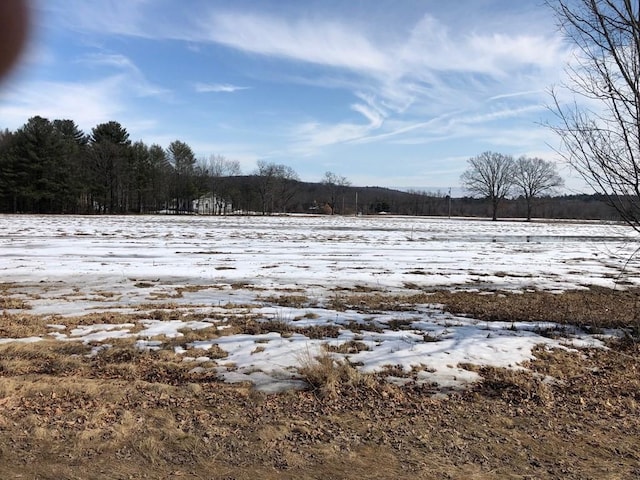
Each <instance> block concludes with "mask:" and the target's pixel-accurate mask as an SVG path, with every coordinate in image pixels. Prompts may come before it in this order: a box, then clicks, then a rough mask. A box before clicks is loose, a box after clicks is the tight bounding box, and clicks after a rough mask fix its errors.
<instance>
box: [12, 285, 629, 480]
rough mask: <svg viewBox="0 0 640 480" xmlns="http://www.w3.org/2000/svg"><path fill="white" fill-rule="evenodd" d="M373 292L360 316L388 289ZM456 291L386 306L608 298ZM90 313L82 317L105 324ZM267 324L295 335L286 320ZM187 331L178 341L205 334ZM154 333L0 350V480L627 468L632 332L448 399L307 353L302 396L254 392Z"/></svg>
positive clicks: (517, 304) (610, 315)
mask: <svg viewBox="0 0 640 480" xmlns="http://www.w3.org/2000/svg"><path fill="white" fill-rule="evenodd" d="M376 295H377V298H376V299H374V300H373V301H372V302H371V304H370V306H369V305H367V304H366V303H365V304H364V306H362V307H361V308H362V310H363V311H364V310H367V309H369V308H370V307H371V309H372V310H375V309H377V308H384V305H386V304H388V303H389V302H392V301H393V300H392V299H393V298H394V296H391V295H390V296H388V297H386V298H385V297H384V296H383V295H382V294H381V293H380V292H377V294H376ZM455 295H457V294H450V295H448V294H445V293H444V292H443V293H435V294H427V293H425V294H419V295H416V296H413V297H411V296H404V297H402V298H400V301H401V305H400V307H399V308H402V309H404V308H407V307H406V306H407V305H409V304H411V302H414V304H415V303H443V304H447V301H448V302H450V305H454V306H455V307H456V308H458V309H459V312H460V313H470V314H473V312H471V311H469V310H472V309H474V308H477V307H476V305H481V306H482V309H480V308H479V307H478V308H479V309H478V311H484V312H485V314H486V315H487V316H488V317H487V318H495V319H498V318H499V317H500V315H508V312H509V311H512V312H521V313H519V314H518V315H517V317H518V318H519V319H521V320H533V319H536V318H544V319H545V320H549V319H550V318H548V317H547V314H549V313H551V312H552V311H553V310H554V309H558V308H560V309H562V308H564V309H565V310H564V311H565V312H566V311H568V310H569V309H570V308H571V309H572V310H571V311H572V312H574V313H573V314H572V315H571V316H566V315H565V318H567V319H568V320H567V323H569V322H570V320H569V317H570V318H574V319H575V318H588V317H581V315H586V312H587V311H591V310H593V309H596V308H600V307H597V306H596V305H595V301H596V299H598V298H599V299H600V300H602V301H603V302H613V299H616V300H617V299H618V298H619V297H618V296H617V295H618V294H617V293H616V294H611V293H610V292H600V293H598V292H597V291H596V292H595V293H590V292H582V295H584V297H583V301H582V302H580V301H579V299H580V292H575V293H571V294H570V295H568V296H567V297H566V298H565V299H564V302H567V303H568V304H567V305H564V306H559V304H558V303H552V302H551V301H549V302H545V301H542V300H536V298H537V296H538V295H539V294H538V293H535V294H531V295H532V296H531V297H529V295H530V294H526V295H518V296H516V295H513V296H506V297H502V296H496V295H493V296H490V297H489V298H492V299H493V300H496V299H502V298H508V299H509V301H510V302H511V303H512V305H510V306H509V305H506V304H503V301H502V300H498V301H495V302H490V301H486V300H485V296H478V297H479V299H478V300H477V301H476V300H474V299H473V298H472V296H468V297H467V296H461V297H456V296H455ZM565 295H566V294H565ZM590 295H594V296H590ZM599 295H601V296H599ZM610 295H614V296H610ZM558 297H563V295H560V296H558ZM622 297H624V296H622ZM544 298H546V297H541V299H544ZM452 299H455V300H452ZM557 301H558V302H562V301H563V300H560V299H558V300H557ZM456 302H457V303H456ZM447 305H449V304H447ZM569 305H571V307H569ZM580 305H583V306H582V307H580ZM620 305H622V306H620V307H619V306H618V305H617V304H611V305H610V308H609V310H608V311H605V310H603V309H602V308H600V310H598V311H599V312H601V315H602V317H600V318H597V319H596V320H597V322H596V325H597V326H599V327H601V326H605V325H613V324H617V325H627V323H626V322H627V321H626V320H624V319H625V318H628V317H621V315H622V314H623V313H624V311H623V310H624V308H625V307H624V306H625V305H626V308H632V307H631V306H632V305H634V304H633V303H632V301H631V300H630V299H628V300H624V299H622V300H621V304H620ZM534 307H535V308H534ZM447 308H448V309H453V307H450V306H447ZM508 309H511V310H508ZM576 312H577V313H576ZM101 315H102V314H96V315H94V316H91V317H83V318H82V320H81V321H82V322H85V323H109V321H108V320H109V317H106V321H105V317H104V316H101ZM126 318H127V320H126V321H128V322H131V317H126ZM145 318H148V317H145ZM3 319H4V320H7V321H6V324H5V323H0V325H2V327H3V328H6V329H8V330H7V331H9V330H11V329H13V330H12V331H13V332H14V333H20V332H21V331H22V332H26V331H30V332H34V331H42V330H39V329H45V330H46V323H65V322H64V321H62V320H59V321H55V320H51V319H50V318H48V319H44V318H41V317H38V316H29V315H26V314H25V315H22V316H13V315H6V316H4V317H3ZM110 319H111V320H112V321H113V322H114V323H117V322H119V321H121V320H122V318H121V317H118V316H117V315H116V316H113V317H111V318H110ZM611 319H613V320H611ZM621 319H622V320H621ZM250 320H251V319H250ZM510 320H511V319H510ZM44 322H46V323H44ZM78 322H80V320H78ZM614 322H616V323H614ZM76 323H77V322H76ZM257 323H259V324H266V325H256V324H257ZM269 323H270V322H268V321H266V322H255V319H253V320H251V321H249V322H248V323H247V324H246V325H245V324H244V322H243V321H242V320H236V321H235V323H234V325H233V327H232V329H234V330H235V329H238V330H236V331H242V328H245V327H246V328H247V329H248V330H252V329H256V331H265V330H260V329H268V330H269V331H272V330H271V328H273V327H274V325H269ZM275 326H276V327H277V328H282V329H288V330H286V331H287V332H297V331H298V330H291V328H292V327H291V322H281V323H280V324H278V323H276V324H275ZM403 326H404V325H403V324H402V323H400V324H398V325H397V327H398V328H402V327H403ZM269 327H271V328H269ZM364 327H366V325H364V326H363V328H364ZM212 328H213V327H212ZM319 328H323V327H319ZM20 329H22V330H20ZM207 330H208V329H207ZM305 330H306V329H300V332H301V333H304V331H305ZM184 333H185V334H186V336H185V337H182V340H187V339H191V340H193V339H206V338H205V337H209V335H215V334H217V332H215V331H214V330H213V329H212V330H211V331H206V330H205V331H193V332H190V331H185V332H184ZM285 333H286V332H285ZM318 335H320V331H319V332H318ZM15 336H23V335H15ZM24 336H28V335H24ZM159 339H163V340H164V341H165V344H164V345H163V348H162V349H161V350H159V351H141V350H139V349H137V348H136V347H135V341H136V339H135V338H133V339H122V340H110V341H109V343H111V344H113V347H112V348H110V349H105V350H103V351H101V352H100V353H98V354H97V355H95V356H93V357H90V356H87V354H88V353H89V351H90V348H91V347H90V346H88V345H83V344H82V343H80V342H57V341H53V340H47V341H42V342H39V343H33V344H19V343H10V344H3V345H0V478H34V479H35V478H38V479H60V478H65V479H84V478H94V479H142V478H180V479H182V478H184V479H202V478H208V479H231V478H234V479H253V478H265V479H276V478H277V479H281V478H284V479H294V478H295V479H309V480H310V479H329V478H343V479H347V478H374V479H375V478H378V479H388V478H398V479H441V478H469V479H482V480H485V479H486V480H488V479H515V478H518V479H526V478H532V479H533V478H562V479H569V480H578V479H580V480H581V479H600V478H610V479H627V478H639V477H640V453H638V452H639V451H640V448H639V447H640V443H639V440H638V431H640V393H639V392H640V345H639V344H638V343H637V341H636V339H634V338H632V337H627V338H626V339H623V340H621V341H619V342H612V343H611V345H610V347H611V348H610V349H609V350H605V349H593V350H582V351H579V352H571V351H565V350H552V351H548V350H546V349H544V348H538V349H537V350H536V351H535V352H534V354H535V356H536V360H534V361H532V362H530V364H528V365H527V367H528V368H529V369H530V371H512V370H503V369H495V368H477V367H473V366H466V367H467V368H470V369H476V370H477V371H478V372H479V373H480V374H481V375H483V376H484V378H485V380H484V381H483V382H482V383H480V384H478V385H477V386H476V387H475V388H473V389H472V390H469V391H466V392H462V393H459V394H453V395H451V396H450V397H448V398H434V397H433V396H432V393H433V391H432V389H431V387H428V386H426V387H425V386H419V385H416V384H415V383H413V382H409V383H407V385H406V386H404V387H398V386H394V385H390V384H388V383H385V382H384V381H383V380H382V378H381V376H376V375H362V374H361V373H359V372H358V371H357V369H356V368H355V367H354V366H353V365H351V364H349V363H347V362H336V361H334V360H333V359H332V358H331V355H330V354H326V355H321V356H320V357H319V358H318V359H315V358H309V359H307V360H308V361H307V363H306V364H305V365H304V366H303V367H304V368H303V369H302V370H301V372H302V373H303V374H304V376H305V378H307V381H308V382H309V384H310V385H312V388H310V389H309V390H308V391H291V392H287V393H284V394H279V395H266V394H262V393H259V392H255V391H252V389H251V387H250V386H249V385H247V384H241V385H226V384H223V383H220V382H219V380H218V379H216V377H215V375H214V374H213V373H211V372H204V373H191V369H192V368H193V366H194V363H193V362H182V361H181V357H180V356H179V355H176V354H174V353H173V351H172V348H173V347H174V346H175V345H174V344H173V343H172V342H173V340H169V339H164V338H159ZM175 342H176V345H177V342H178V340H176V341H175ZM347 343H348V346H347V347H343V348H347V349H349V348H352V349H354V350H357V349H359V348H360V347H361V345H360V342H357V341H354V342H353V343H349V342H347ZM345 345H347V344H345ZM257 348H259V345H257ZM203 354H205V355H208V356H211V355H212V353H211V351H206V352H203ZM392 371H393V369H392V368H390V370H389V372H392ZM389 372H386V373H389ZM412 374H413V373H409V374H407V375H409V376H411V375H412ZM550 377H553V379H551V378H550Z"/></svg>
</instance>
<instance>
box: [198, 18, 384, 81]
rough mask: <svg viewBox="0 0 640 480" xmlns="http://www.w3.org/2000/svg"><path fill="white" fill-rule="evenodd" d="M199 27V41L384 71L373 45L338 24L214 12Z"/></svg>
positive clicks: (358, 68)
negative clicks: (200, 36)
mask: <svg viewBox="0 0 640 480" xmlns="http://www.w3.org/2000/svg"><path fill="white" fill-rule="evenodd" d="M200 28H201V29H202V35H203V37H204V38H203V39H207V40H209V41H212V42H215V43H219V44H223V45H226V46H228V47H232V48H236V49H238V50H242V51H245V52H251V53H257V54H262V55H272V56H277V57H281V58H288V59H291V60H295V61H302V62H307V63H315V64H319V65H324V66H331V67H340V68H348V69H357V70H366V71H381V70H386V69H387V68H388V65H387V61H388V58H387V56H386V55H385V54H384V53H383V52H381V51H380V50H379V49H378V48H377V46H376V45H373V44H372V43H371V42H370V41H369V40H368V39H367V38H366V37H365V36H364V35H362V34H361V33H360V32H358V31H354V30H353V28H352V27H351V26H349V25H347V24H344V23H341V22H339V21H327V20H325V21H309V20H306V19H297V20H290V19H284V18H277V17H272V16H266V15H256V14H249V13H238V12H234V13H231V12H229V13H221V12H217V11H214V12H213V13H212V14H211V15H210V16H209V17H208V18H206V19H204V20H203V21H202V23H201V24H200Z"/></svg>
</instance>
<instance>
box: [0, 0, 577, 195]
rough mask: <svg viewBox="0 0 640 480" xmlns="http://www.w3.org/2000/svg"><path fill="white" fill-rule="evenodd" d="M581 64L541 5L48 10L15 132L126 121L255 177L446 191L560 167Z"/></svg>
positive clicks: (11, 91)
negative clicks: (282, 167)
mask: <svg viewBox="0 0 640 480" xmlns="http://www.w3.org/2000/svg"><path fill="white" fill-rule="evenodd" d="M569 54H570V51H569V48H568V46H567V45H566V44H565V43H564V42H563V39H562V38H561V36H560V34H559V33H558V32H557V30H556V26H555V20H554V18H553V16H552V14H551V12H550V11H549V9H548V8H547V7H545V6H544V5H542V1H541V0H518V1H513V0H456V1H455V2H445V1H441V0H393V1H387V0H352V1H343V0H340V1H334V0H318V1H314V0H305V1H301V0H296V1H293V0H292V1H289V0H277V1H276V0H271V1H270V0H254V1H243V0H235V1H233V2H230V1H216V0H182V1H179V0H40V1H39V2H36V9H35V19H34V32H33V38H32V41H31V45H30V48H29V49H28V52H27V54H26V55H25V57H24V59H23V62H22V64H21V65H20V67H19V68H18V69H17V71H16V72H15V73H14V75H13V76H12V77H11V78H10V79H9V81H7V82H5V83H4V85H3V86H2V90H1V92H0V128H10V129H15V128H18V127H19V126H21V125H22V124H24V122H25V121H26V120H27V119H28V118H29V117H31V116H34V115H42V116H45V117H48V118H50V119H53V118H71V119H73V120H75V121H76V122H77V123H78V124H79V125H80V127H81V128H82V129H83V130H85V131H86V132H90V130H91V128H93V127H94V126H95V125H97V124H98V123H102V122H106V121H109V120H116V121H118V122H120V123H121V124H122V125H123V126H124V127H125V128H126V129H127V130H128V132H129V133H130V136H131V138H132V140H139V139H141V140H144V141H145V142H146V143H148V144H151V143H158V144H160V145H162V146H163V147H167V146H168V145H169V143H170V142H171V141H173V140H176V139H179V140H182V141H185V142H187V143H188V144H189V145H190V146H191V147H192V148H193V150H194V151H195V152H196V155H197V156H198V157H202V158H206V157H208V156H210V155H214V154H215V155H223V156H225V157H227V158H229V159H232V160H238V161H239V162H240V164H241V166H242V170H243V172H244V173H250V172H252V171H253V170H254V169H255V168H256V161H257V160H266V161H269V162H275V163H283V164H286V165H289V166H291V167H292V168H293V169H294V170H296V171H297V172H298V174H299V175H300V177H301V178H302V179H303V180H307V181H319V180H320V179H321V177H322V176H323V174H324V172H325V171H328V170H329V171H332V172H335V173H337V174H339V175H343V176H345V177H347V178H348V179H349V180H350V181H351V182H352V183H353V184H354V185H379V186H387V187H404V188H406V187H429V188H431V189H438V188H440V189H442V190H443V191H444V190H446V189H448V188H449V187H454V188H456V187H458V186H459V183H460V181H459V177H460V174H461V173H462V172H463V171H464V169H465V167H466V160H467V159H468V158H470V157H472V156H475V155H477V154H479V153H481V152H483V151H486V150H493V151H498V152H502V153H508V154H512V155H515V156H519V155H523V154H525V155H530V156H540V157H542V158H545V159H547V160H554V161H555V159H556V157H557V155H556V154H555V153H554V152H553V148H552V147H554V146H557V139H556V138H555V136H554V134H553V133H552V132H551V131H550V130H549V129H548V128H545V127H544V126H542V125H541V123H544V122H545V121H546V120H548V119H550V114H549V112H548V109H547V105H548V104H549V103H550V101H551V99H550V97H549V93H548V90H549V88H550V87H551V86H552V85H554V84H558V83H559V82H561V81H562V79H563V76H564V66H565V65H566V63H567V61H568V59H569ZM559 169H560V172H561V174H562V175H563V177H565V179H566V180H567V183H568V186H569V187H571V186H572V182H573V180H572V179H571V174H570V172H569V171H568V170H567V169H565V168H564V167H563V166H562V165H561V164H559Z"/></svg>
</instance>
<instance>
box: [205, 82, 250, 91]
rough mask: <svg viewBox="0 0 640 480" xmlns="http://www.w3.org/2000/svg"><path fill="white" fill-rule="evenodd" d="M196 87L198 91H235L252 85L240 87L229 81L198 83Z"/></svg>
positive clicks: (246, 88)
mask: <svg viewBox="0 0 640 480" xmlns="http://www.w3.org/2000/svg"><path fill="white" fill-rule="evenodd" d="M194 88H195V90H196V92H198V93H233V92H237V91H240V90H248V89H249V88H250V87H240V86H238V85H231V84H229V83H196V84H195V85H194Z"/></svg>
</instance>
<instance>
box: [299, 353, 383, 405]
mask: <svg viewBox="0 0 640 480" xmlns="http://www.w3.org/2000/svg"><path fill="white" fill-rule="evenodd" d="M298 373H300V375H301V376H302V378H303V379H304V381H305V382H307V383H308V384H309V387H310V388H311V390H312V391H313V392H314V393H316V394H318V395H320V396H321V397H331V398H337V397H338V396H339V395H346V394H347V392H348V391H354V390H355V391H357V390H358V389H363V388H364V389H369V390H374V389H375V388H376V387H378V386H379V385H380V380H379V379H378V378H377V377H376V376H374V375H371V374H365V373H362V372H360V371H359V370H358V369H357V368H355V367H354V366H353V365H351V364H350V363H349V362H348V361H347V360H337V359H335V358H334V357H333V356H332V355H331V354H328V353H327V354H322V355H319V356H317V357H315V358H309V357H308V356H307V358H303V359H301V366H300V368H299V369H298Z"/></svg>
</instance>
